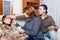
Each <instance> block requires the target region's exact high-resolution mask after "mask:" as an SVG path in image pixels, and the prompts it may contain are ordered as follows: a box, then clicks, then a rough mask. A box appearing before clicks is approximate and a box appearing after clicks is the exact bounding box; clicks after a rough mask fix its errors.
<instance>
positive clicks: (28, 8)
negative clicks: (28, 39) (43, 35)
mask: <svg viewBox="0 0 60 40" xmlns="http://www.w3.org/2000/svg"><path fill="white" fill-rule="evenodd" d="M30 9H31V10H32V12H31V13H28V15H29V16H34V15H35V10H34V8H33V7H29V6H28V7H25V8H24V9H23V12H26V11H27V10H28V11H29V10H30Z"/></svg>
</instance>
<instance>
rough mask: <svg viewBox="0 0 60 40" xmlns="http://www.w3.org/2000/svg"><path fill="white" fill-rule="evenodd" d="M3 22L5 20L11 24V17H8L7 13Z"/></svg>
mask: <svg viewBox="0 0 60 40" xmlns="http://www.w3.org/2000/svg"><path fill="white" fill-rule="evenodd" d="M4 22H5V23H6V24H11V18H10V17H9V15H7V16H6V17H5V19H4Z"/></svg>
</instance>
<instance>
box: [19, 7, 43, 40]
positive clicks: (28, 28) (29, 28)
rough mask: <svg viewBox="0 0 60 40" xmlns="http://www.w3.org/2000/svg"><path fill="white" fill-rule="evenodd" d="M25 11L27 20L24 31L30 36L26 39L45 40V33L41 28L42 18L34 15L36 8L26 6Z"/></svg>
mask: <svg viewBox="0 0 60 40" xmlns="http://www.w3.org/2000/svg"><path fill="white" fill-rule="evenodd" d="M23 11H24V16H25V18H26V21H25V25H24V27H23V28H22V30H23V31H22V32H24V33H26V34H27V35H28V36H29V37H28V38H27V39H26V40H44V37H43V34H42V32H41V31H40V29H39V28H40V20H39V19H38V18H37V17H35V16H34V10H33V9H32V8H31V7H25V8H24V9H23ZM20 31H21V30H20Z"/></svg>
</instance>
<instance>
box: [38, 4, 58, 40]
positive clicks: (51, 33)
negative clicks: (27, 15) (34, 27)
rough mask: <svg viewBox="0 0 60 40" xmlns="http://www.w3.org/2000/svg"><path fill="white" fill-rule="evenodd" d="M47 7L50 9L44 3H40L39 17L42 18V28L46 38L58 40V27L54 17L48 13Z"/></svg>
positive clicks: (46, 39)
mask: <svg viewBox="0 0 60 40" xmlns="http://www.w3.org/2000/svg"><path fill="white" fill-rule="evenodd" d="M47 9H48V8H47V6H46V5H44V4H42V5H40V7H39V15H38V18H40V19H41V20H42V23H41V26H40V27H41V28H40V29H41V31H42V32H43V34H44V38H45V40H57V37H56V31H57V27H56V25H55V22H54V20H53V18H52V17H51V16H49V15H47V13H48V12H47Z"/></svg>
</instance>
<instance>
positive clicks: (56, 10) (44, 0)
mask: <svg viewBox="0 0 60 40" xmlns="http://www.w3.org/2000/svg"><path fill="white" fill-rule="evenodd" d="M40 2H41V4H46V5H47V6H48V15H51V16H52V17H53V19H54V20H55V22H56V24H57V26H58V27H60V18H59V17H60V5H59V4H60V0H40Z"/></svg>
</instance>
